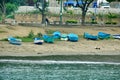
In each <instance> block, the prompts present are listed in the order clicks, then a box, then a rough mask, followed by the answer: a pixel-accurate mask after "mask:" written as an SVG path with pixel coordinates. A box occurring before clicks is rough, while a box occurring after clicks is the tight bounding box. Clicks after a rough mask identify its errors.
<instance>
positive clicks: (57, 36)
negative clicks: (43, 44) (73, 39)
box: [53, 31, 61, 39]
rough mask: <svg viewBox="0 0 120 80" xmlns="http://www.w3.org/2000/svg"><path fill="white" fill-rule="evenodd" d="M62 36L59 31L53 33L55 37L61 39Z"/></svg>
mask: <svg viewBox="0 0 120 80" xmlns="http://www.w3.org/2000/svg"><path fill="white" fill-rule="evenodd" d="M60 36H61V32H59V31H55V32H54V33H53V37H54V39H60Z"/></svg>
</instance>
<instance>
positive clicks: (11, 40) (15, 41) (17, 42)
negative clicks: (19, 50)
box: [8, 36, 22, 45]
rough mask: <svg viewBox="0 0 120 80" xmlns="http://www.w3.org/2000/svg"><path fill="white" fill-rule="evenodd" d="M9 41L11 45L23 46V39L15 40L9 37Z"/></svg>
mask: <svg viewBox="0 0 120 80" xmlns="http://www.w3.org/2000/svg"><path fill="white" fill-rule="evenodd" d="M8 41H9V43H10V44H14V45H21V44H22V40H21V39H17V38H14V37H12V36H10V37H8Z"/></svg>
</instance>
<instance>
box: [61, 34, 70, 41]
mask: <svg viewBox="0 0 120 80" xmlns="http://www.w3.org/2000/svg"><path fill="white" fill-rule="evenodd" d="M60 39H61V40H63V41H67V40H68V35H67V34H61V38H60Z"/></svg>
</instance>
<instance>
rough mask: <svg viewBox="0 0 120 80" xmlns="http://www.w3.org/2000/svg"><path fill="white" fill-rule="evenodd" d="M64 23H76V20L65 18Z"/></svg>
mask: <svg viewBox="0 0 120 80" xmlns="http://www.w3.org/2000/svg"><path fill="white" fill-rule="evenodd" d="M66 23H75V24H76V23H78V22H77V20H67V21H66Z"/></svg>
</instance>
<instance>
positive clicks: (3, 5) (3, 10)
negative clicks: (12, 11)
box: [1, 1, 6, 24]
mask: <svg viewBox="0 0 120 80" xmlns="http://www.w3.org/2000/svg"><path fill="white" fill-rule="evenodd" d="M1 12H2V23H3V24H4V23H5V17H6V7H5V2H4V1H3V3H2V8H1Z"/></svg>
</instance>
